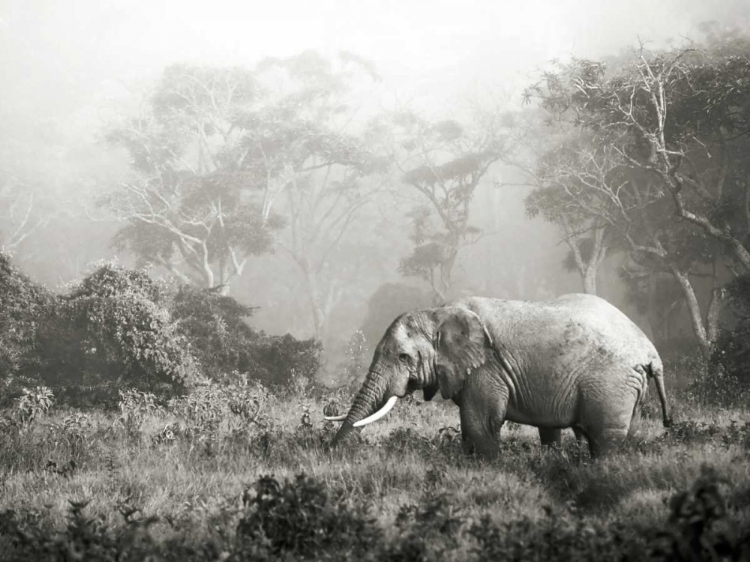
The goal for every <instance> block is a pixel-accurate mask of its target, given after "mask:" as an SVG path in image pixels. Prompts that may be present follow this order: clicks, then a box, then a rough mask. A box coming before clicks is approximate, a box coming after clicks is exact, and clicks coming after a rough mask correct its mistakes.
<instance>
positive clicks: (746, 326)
mask: <svg viewBox="0 0 750 562" xmlns="http://www.w3.org/2000/svg"><path fill="white" fill-rule="evenodd" d="M726 290H727V297H728V298H727V305H728V306H726V307H725V308H726V309H727V310H729V311H730V314H728V315H727V317H726V318H725V319H724V321H723V322H722V325H721V329H720V331H719V337H718V338H717V340H716V344H715V346H714V350H713V353H712V355H711V366H712V367H713V370H714V371H717V372H720V373H721V374H722V377H723V378H724V379H725V380H724V383H723V385H722V386H728V387H733V388H734V392H735V394H736V390H737V389H738V388H742V389H743V390H744V391H745V393H746V395H745V396H743V397H742V398H745V399H746V398H747V393H748V391H750V374H749V373H750V275H745V276H742V277H738V278H737V279H735V280H734V281H732V282H731V283H729V284H728V285H727V287H726Z"/></svg>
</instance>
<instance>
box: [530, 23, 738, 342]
mask: <svg viewBox="0 0 750 562" xmlns="http://www.w3.org/2000/svg"><path fill="white" fill-rule="evenodd" d="M740 51H741V52H744V53H748V52H750V42H749V41H747V40H739V39H737V38H736V37H735V38H734V39H732V41H724V42H714V43H709V45H708V48H706V49H703V50H698V49H695V48H693V47H691V48H683V49H675V50H670V51H666V52H662V53H649V52H647V51H646V50H645V49H644V48H643V47H641V48H640V49H639V50H638V51H636V52H635V53H634V54H633V56H632V57H630V58H629V59H628V60H627V61H623V63H622V64H621V65H620V67H619V68H616V69H615V70H614V71H613V72H610V73H607V72H606V69H605V67H604V65H603V64H601V63H598V62H595V61H585V60H573V61H572V62H571V63H570V64H567V65H564V64H560V63H558V64H557V66H556V70H555V71H553V72H550V73H547V74H546V75H545V76H544V78H543V80H542V82H540V83H539V84H537V85H535V86H534V87H532V88H530V90H529V91H528V92H527V95H528V96H529V97H531V96H534V95H536V96H539V97H540V98H541V100H542V105H543V107H544V108H546V109H547V110H549V111H550V112H552V113H557V114H566V113H567V114H573V115H574V122H575V123H576V124H577V125H578V126H579V127H580V128H581V129H582V130H584V131H586V132H587V133H588V134H590V135H592V137H591V138H592V143H591V146H592V147H601V150H605V151H607V159H608V161H609V162H610V163H611V164H610V165H609V166H608V168H609V169H611V170H612V171H613V176H612V178H608V177H607V176H602V177H601V178H599V179H598V181H596V182H594V183H593V184H592V185H591V186H587V187H590V189H588V190H586V192H585V193H586V196H578V197H576V198H575V199H576V201H577V202H578V203H579V204H580V205H579V209H580V210H581V211H583V212H585V213H586V214H587V215H588V216H589V217H592V218H593V217H598V218H600V219H602V220H604V221H605V223H606V224H607V225H608V228H611V229H612V231H616V232H617V235H618V236H619V237H620V239H621V240H622V241H623V243H625V244H627V248H628V249H629V251H630V255H631V257H632V258H634V259H635V260H636V261H637V262H640V263H641V264H642V265H644V266H646V267H648V268H651V269H654V270H658V269H659V268H661V270H666V271H669V272H670V273H671V274H672V275H673V276H674V278H675V280H676V281H677V283H678V284H679V286H680V287H681V289H682V291H683V295H684V298H685V303H686V305H687V307H688V310H689V313H690V318H691V322H692V324H693V330H694V333H695V335H696V338H697V340H698V342H699V344H700V346H701V348H702V349H703V351H704V352H705V353H706V354H708V353H710V351H711V348H712V345H713V342H714V341H715V338H716V335H717V323H718V316H719V311H720V307H721V299H722V295H723V290H722V288H721V285H722V284H723V281H722V279H721V278H722V268H723V265H724V264H725V263H726V264H727V265H728V266H729V267H730V268H731V269H733V270H734V271H737V272H740V271H746V270H747V267H748V266H750V260H748V258H750V253H748V251H747V248H746V247H745V240H746V238H747V235H748V233H749V232H750V214H748V212H747V211H746V209H750V206H748V205H746V202H748V201H750V191H749V189H750V183H748V177H750V176H748V171H747V163H746V159H744V158H742V157H741V154H742V153H743V150H744V151H746V150H747V148H748V141H749V140H750V138H749V137H748V135H750V127H748V125H750V122H748V117H750V97H749V96H748V95H747V87H746V85H747V84H748V80H750V63H748V58H747V57H746V56H738V55H737V52H740ZM612 179H614V180H616V181H611V180H612ZM589 196H594V198H593V201H594V202H595V204H593V205H592V204H591V201H592V199H589ZM727 258H728V259H727ZM698 275H709V276H711V278H712V280H713V286H712V288H711V294H710V298H709V299H708V300H709V304H708V306H707V309H706V312H705V314H704V313H703V311H702V310H701V307H700V303H699V299H698V297H697V295H696V290H695V286H694V278H695V277H696V276H698Z"/></svg>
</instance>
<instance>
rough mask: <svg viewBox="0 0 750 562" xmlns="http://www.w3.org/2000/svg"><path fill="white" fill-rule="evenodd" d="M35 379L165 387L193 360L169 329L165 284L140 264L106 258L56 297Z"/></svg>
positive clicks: (188, 378) (188, 373) (190, 370)
mask: <svg viewBox="0 0 750 562" xmlns="http://www.w3.org/2000/svg"><path fill="white" fill-rule="evenodd" d="M41 353H42V354H43V358H44V360H43V361H42V363H43V369H42V372H41V377H42V380H43V381H44V382H45V383H47V384H50V385H63V386H66V385H71V384H74V385H100V384H105V383H108V382H112V381H115V382H116V383H117V386H118V387H120V388H123V387H135V388H139V389H143V390H151V391H159V392H167V393H171V392H174V391H179V390H181V389H183V388H184V387H185V386H187V385H188V384H190V383H191V382H192V380H193V379H194V378H195V376H196V375H197V367H196V365H195V362H194V360H193V359H192V356H191V355H190V353H189V350H188V346H187V342H186V341H185V339H184V337H182V336H181V335H180V334H179V333H178V332H177V331H176V329H175V325H174V324H173V322H172V320H171V317H170V314H169V309H168V308H167V302H166V294H165V291H164V290H163V289H162V288H161V287H159V286H158V285H157V284H156V283H154V282H153V281H152V280H151V279H150V278H149V277H148V275H146V274H145V273H144V272H142V271H135V270H129V269H125V268H123V267H120V266H118V265H115V264H111V263H105V264H104V265H102V266H101V267H99V268H98V269H97V270H96V271H95V272H94V273H93V274H91V275H89V276H88V277H86V278H85V279H84V280H83V281H82V282H81V283H80V284H79V285H78V286H77V287H75V288H74V289H73V291H71V292H70V294H68V295H66V296H63V297H60V298H59V302H58V305H57V307H56V310H55V314H54V319H53V321H51V322H50V323H49V324H48V326H47V327H46V328H45V329H44V334H43V337H42V342H41Z"/></svg>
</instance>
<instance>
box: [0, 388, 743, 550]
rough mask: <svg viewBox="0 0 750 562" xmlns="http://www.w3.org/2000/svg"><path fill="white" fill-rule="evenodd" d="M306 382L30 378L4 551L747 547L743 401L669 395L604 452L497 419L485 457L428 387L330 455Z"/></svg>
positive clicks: (7, 425)
mask: <svg viewBox="0 0 750 562" xmlns="http://www.w3.org/2000/svg"><path fill="white" fill-rule="evenodd" d="M303 390H304V389H298V391H296V392H290V393H286V394H285V395H283V396H275V395H273V394H271V393H269V392H268V391H266V390H265V389H264V388H262V387H260V386H253V385H249V386H248V385H245V386H242V387H206V388H204V389H201V390H200V391H199V392H197V393H194V394H193V395H192V396H190V397H184V398H180V399H175V400H173V401H172V402H170V403H167V404H159V403H156V402H155V401H154V400H153V399H152V397H150V396H149V395H146V394H143V393H123V394H122V395H121V400H120V410H119V411H118V412H113V413H103V412H95V411H94V412H79V411H75V410H71V409H61V408H56V407H55V406H54V405H51V406H50V405H49V404H46V403H45V402H44V398H43V395H42V394H43V393H42V394H39V393H37V394H39V396H37V395H36V394H34V393H31V397H30V398H27V399H26V402H25V403H24V405H23V407H22V405H21V404H20V403H17V404H16V406H15V408H14V409H13V410H9V411H7V412H5V415H4V417H3V421H2V423H1V424H0V428H1V429H0V451H2V455H0V559H3V560H30V559H49V560H76V559H85V560H142V559H145V558H146V557H148V556H151V557H152V559H155V560H159V559H162V560H190V559H195V560H224V559H232V560H263V559H268V560H275V559H280V558H283V559H286V560H304V559H310V560H313V559H314V560H319V559H331V560H343V559H350V558H358V559H365V560H367V559H372V560H417V559H421V560H465V559H476V560H485V559H497V558H507V559H517V560H526V559H539V560H542V559H544V560H550V559H570V558H571V557H572V558H576V559H590V560H602V559H614V558H620V559H622V558H623V557H625V558H629V559H640V558H644V557H651V558H655V559H677V558H679V556H682V555H683V554H684V556H688V554H689V552H692V551H691V550H690V549H693V550H695V549H696V548H697V549H698V551H699V555H700V556H708V557H709V558H707V559H711V558H710V556H712V554H711V553H710V552H709V550H710V549H711V548H714V549H719V550H718V551H717V552H723V551H722V550H721V549H724V550H727V549H729V550H727V552H729V551H731V552H734V553H735V554H733V556H739V555H740V554H739V553H741V552H743V551H742V549H743V548H745V549H747V548H750V547H748V537H747V536H743V535H742V533H741V530H742V529H743V528H745V527H749V526H750V463H749V462H748V461H750V424H749V423H748V422H749V421H750V416H749V415H748V412H747V411H745V410H740V409H726V408H724V409H719V408H707V407H700V408H698V407H696V404H694V403H690V402H681V403H680V404H679V407H678V410H679V411H680V412H681V416H682V417H681V419H679V420H677V423H676V425H675V426H674V427H673V428H671V429H670V430H668V431H667V430H664V429H663V428H661V426H660V423H658V422H657V421H655V420H651V419H649V418H648V417H647V419H645V420H643V422H642V424H641V427H640V430H639V433H638V435H636V436H635V438H634V439H632V440H631V441H630V442H629V443H628V444H627V446H626V447H625V448H624V449H623V450H622V451H620V452H619V453H617V454H614V455H613V456H611V457H609V458H606V459H603V460H601V461H598V462H591V460H590V458H589V457H588V452H587V451H586V450H582V449H580V448H579V447H578V445H577V443H576V442H575V440H574V439H573V438H572V434H571V435H567V436H566V438H565V440H564V443H563V448H562V449H561V450H559V451H542V450H541V449H540V447H539V444H538V437H537V435H536V431H535V430H534V429H533V428H528V427H523V426H517V425H514V424H509V425H508V427H506V428H505V430H504V438H503V445H502V452H503V454H502V455H501V456H500V458H499V459H498V460H496V461H494V462H486V461H482V460H479V459H476V458H472V457H467V456H465V455H464V454H463V453H462V452H461V445H460V434H459V432H458V429H457V426H458V411H457V409H456V408H455V407H453V406H451V405H449V404H447V403H440V402H438V403H434V404H433V403H418V402H412V401H407V402H408V403H403V404H399V406H397V408H396V409H395V410H394V411H393V413H392V414H391V415H390V416H389V417H388V418H387V419H386V420H383V421H382V422H381V423H379V424H375V425H374V426H369V427H368V428H367V429H365V430H364V431H363V432H362V433H361V434H360V436H359V439H358V440H357V441H358V442H356V443H353V444H351V445H349V446H346V447H344V448H341V449H337V450H335V451H331V450H330V449H329V448H328V443H329V442H330V440H331V438H332V436H333V434H334V433H335V431H336V429H337V428H336V427H335V426H334V425H332V424H331V423H329V422H326V421H324V420H323V418H322V411H323V408H324V405H325V404H324V403H323V401H322V400H321V399H318V398H314V397H311V396H309V395H308V394H305V393H304V392H303ZM40 392H41V391H40ZM30 412H31V413H30ZM646 413H647V414H648V408H647V409H646ZM686 413H689V414H690V415H691V417H686V415H685V414H686ZM656 417H657V419H658V416H656ZM670 502H671V503H670ZM686 513H687V515H686ZM696 533H697V535H696ZM696 536H698V539H696ZM696 540H697V541H698V542H695V541H696ZM743 541H744V542H743ZM696 545H697V546H696ZM743 545H744V546H743ZM680 549H683V550H684V549H687V550H685V551H684V552H686V553H688V554H685V553H683V554H680V552H682V550H680ZM701 549H703V550H705V552H703V551H702V550H701ZM706 549H708V550H706ZM701 552H702V554H701ZM745 555H747V556H750V550H749V551H745ZM717 556H719V555H718V554H717ZM670 557H672V558H670ZM675 557H677V558H675ZM683 559H686V560H687V559H690V558H683ZM716 559H719V558H716Z"/></svg>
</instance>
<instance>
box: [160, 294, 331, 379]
mask: <svg viewBox="0 0 750 562" xmlns="http://www.w3.org/2000/svg"><path fill="white" fill-rule="evenodd" d="M254 310H255V309H254V308H252V307H249V306H244V305H242V304H240V303H238V302H237V301H236V300H235V299H233V298H232V297H228V296H224V295H220V294H219V293H217V292H216V291H214V290H210V289H196V288H194V287H190V286H182V287H180V288H179V290H178V291H177V293H176V294H175V295H174V298H173V300H172V317H173V319H174V320H175V322H176V323H177V329H178V331H179V333H180V334H182V335H183V336H184V337H185V338H186V340H187V341H189V342H190V347H191V350H192V351H193V353H194V355H195V357H196V358H197V360H198V361H199V363H200V364H201V366H202V367H203V369H204V371H205V372H206V373H207V374H209V375H210V376H211V377H212V378H214V379H216V380H221V379H222V376H223V375H226V374H228V373H231V372H233V371H239V372H245V373H248V374H249V375H250V376H251V378H253V379H256V380H258V381H260V382H261V383H262V384H264V385H265V386H277V387H287V386H289V385H290V384H291V383H292V382H293V379H294V377H295V376H297V377H304V378H307V379H312V378H313V377H314V375H315V373H316V372H317V370H318V368H319V365H320V362H319V360H320V352H321V350H322V347H321V345H320V343H319V342H318V341H316V340H314V339H309V340H297V339H295V338H294V337H292V336H291V335H289V334H287V335H285V336H268V335H266V334H265V333H263V332H262V331H256V330H253V329H252V328H251V327H250V326H248V325H247V324H246V323H245V320H244V319H245V318H250V317H251V316H252V314H253V312H254Z"/></svg>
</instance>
